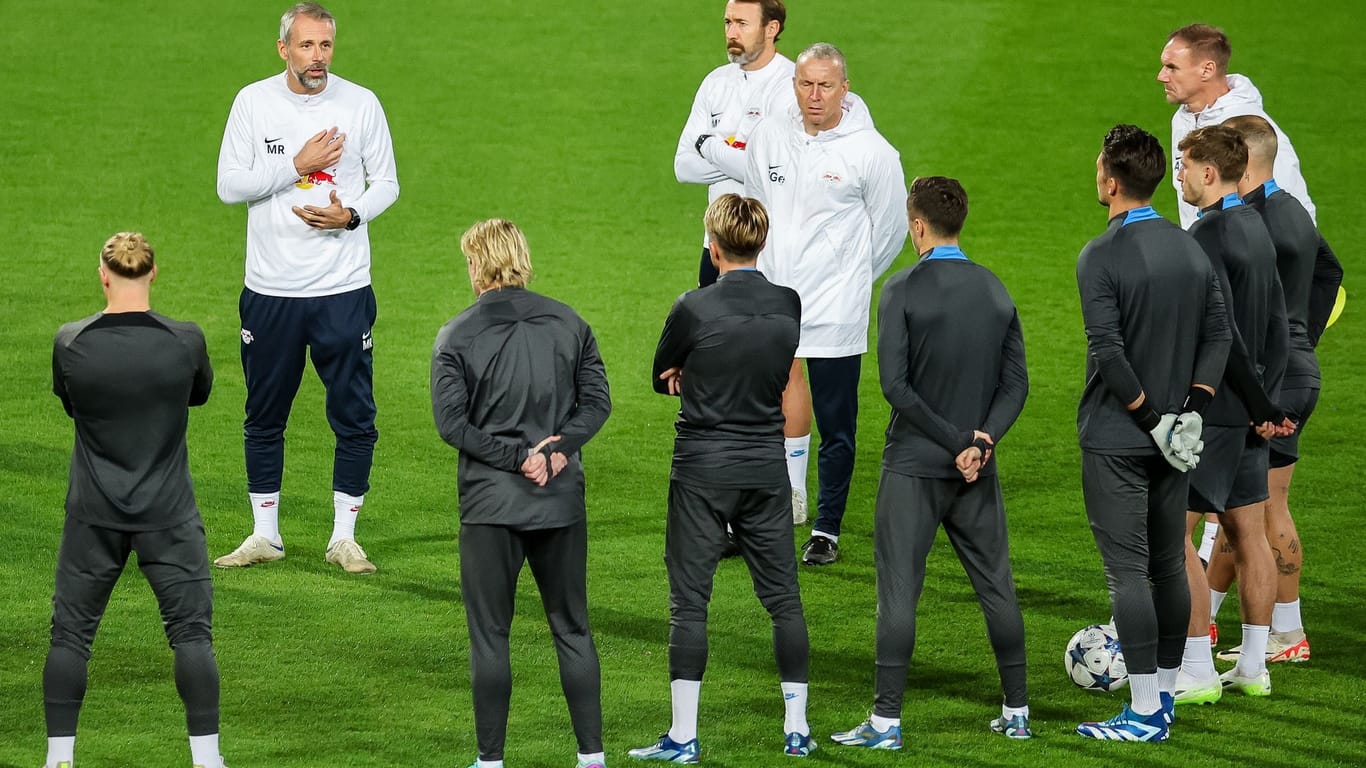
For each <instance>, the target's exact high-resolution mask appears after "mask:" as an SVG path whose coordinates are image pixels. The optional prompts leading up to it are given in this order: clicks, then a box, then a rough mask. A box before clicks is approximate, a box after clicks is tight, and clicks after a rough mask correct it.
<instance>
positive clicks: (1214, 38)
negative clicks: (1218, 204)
mask: <svg viewBox="0 0 1366 768" xmlns="http://www.w3.org/2000/svg"><path fill="white" fill-rule="evenodd" d="M1232 52H1233V51H1232V46H1231V45H1230V44H1229V40H1228V36H1227V35H1225V34H1224V31H1223V30H1222V29H1219V28H1218V27H1213V26H1210V25H1209V24H1190V25H1187V26H1184V27H1182V28H1180V29H1178V30H1176V31H1174V32H1172V33H1171V34H1170V35H1168V36H1167V44H1166V46H1165V47H1163V49H1162V68H1161V69H1159V70H1158V72H1157V80H1158V82H1160V83H1162V85H1163V88H1164V90H1165V91H1166V96H1167V102H1168V103H1170V104H1175V105H1177V110H1176V113H1175V114H1173V115H1172V147H1173V150H1172V152H1173V154H1174V155H1176V157H1174V158H1173V159H1172V184H1173V186H1175V187H1176V200H1177V204H1178V206H1179V207H1180V210H1181V226H1182V227H1183V228H1185V229H1190V226H1191V224H1192V223H1194V222H1195V217H1196V211H1197V210H1198V209H1197V208H1196V207H1195V206H1194V205H1192V204H1191V203H1189V202H1187V201H1186V199H1185V198H1184V196H1183V194H1182V191H1181V184H1180V182H1178V181H1177V180H1176V176H1177V174H1179V173H1180V171H1181V158H1180V156H1179V153H1177V151H1176V149H1175V148H1176V147H1177V146H1179V145H1180V144H1181V140H1182V139H1184V138H1185V137H1186V134H1188V133H1190V132H1191V131H1193V130H1195V129H1196V128H1201V127H1204V126H1209V125H1217V124H1218V123H1222V122H1224V121H1225V120H1227V119H1229V118H1230V117H1235V116H1237V115H1257V116H1259V117H1262V118H1265V119H1266V121H1267V122H1268V123H1270V124H1271V126H1272V128H1273V129H1275V131H1276V136H1277V137H1278V139H1279V141H1280V145H1281V151H1280V152H1279V153H1278V154H1277V156H1276V174H1275V175H1276V178H1277V180H1278V181H1279V182H1280V184H1281V185H1282V187H1283V188H1284V189H1285V190H1286V191H1287V192H1289V193H1290V194H1291V195H1293V196H1294V197H1295V199H1297V200H1299V201H1300V203H1302V204H1303V205H1304V208H1305V210H1307V211H1308V212H1309V216H1310V218H1313V217H1314V202H1313V201H1312V200H1310V199H1309V188H1308V186H1307V185H1306V184H1305V183H1304V177H1303V176H1302V175H1300V158H1299V156H1298V155H1296V154H1295V148H1294V147H1293V146H1291V144H1290V137H1288V136H1286V135H1285V132H1284V131H1282V130H1281V129H1280V126H1278V125H1276V122H1275V121H1274V120H1272V119H1271V117H1270V116H1269V115H1267V113H1266V110H1265V109H1264V108H1263V106H1262V94H1261V92H1260V91H1258V90H1257V86H1255V85H1253V84H1252V81H1251V80H1249V79H1248V78H1247V76H1246V75H1230V74H1229V73H1228V63H1229V58H1230V56H1231V55H1232Z"/></svg>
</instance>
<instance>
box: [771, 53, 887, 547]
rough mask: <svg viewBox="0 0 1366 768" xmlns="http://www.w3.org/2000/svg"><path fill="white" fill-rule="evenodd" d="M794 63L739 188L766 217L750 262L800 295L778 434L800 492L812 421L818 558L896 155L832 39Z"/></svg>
mask: <svg viewBox="0 0 1366 768" xmlns="http://www.w3.org/2000/svg"><path fill="white" fill-rule="evenodd" d="M795 72H796V74H795V75H794V76H793V79H792V83H793V89H794V91H795V93H796V97H797V109H796V110H794V111H793V112H792V113H790V114H784V115H775V116H771V117H769V118H767V119H765V120H764V121H763V122H762V123H760V125H759V127H758V128H756V129H755V131H754V136H753V139H752V141H751V143H750V146H749V148H748V149H747V150H746V152H747V154H748V155H749V166H748V169H747V171H746V173H745V193H746V194H748V195H750V196H752V197H754V198H755V199H757V200H759V201H760V202H762V203H763V204H764V205H765V206H766V207H767V208H768V212H769V216H771V217H772V220H773V228H772V236H771V237H770V238H769V242H768V243H767V245H765V246H764V250H763V253H761V254H760V256H759V262H758V263H759V265H760V268H761V269H763V270H764V274H765V275H767V276H768V277H769V279H771V280H772V281H773V282H775V283H777V284H778V285H785V286H788V287H789V288H792V289H793V290H795V291H796V292H797V293H798V295H800V296H801V297H802V337H801V344H800V345H799V346H798V348H797V356H798V358H801V359H800V360H797V361H794V363H793V366H792V371H791V376H790V378H789V382H788V387H787V391H786V392H785V393H784V396H783V414H784V415H785V417H786V426H785V427H784V429H783V434H784V435H786V437H787V440H786V441H785V445H786V447H787V456H788V475H789V476H790V478H791V480H792V484H793V487H794V488H796V489H797V494H796V496H797V497H800V498H803V499H804V498H805V496H806V491H805V488H806V459H807V455H806V450H807V446H808V445H809V444H810V441H811V421H812V418H813V417H814V419H815V422H816V426H817V428H818V429H820V433H821V446H820V456H819V459H818V462H817V467H816V468H817V480H818V482H819V485H820V491H819V494H818V496H817V500H816V504H817V510H818V514H817V516H816V521H815V523H814V524H813V525H812V526H811V537H810V538H808V539H807V540H806V543H805V544H803V545H802V562H803V563H805V564H807V565H829V564H831V563H834V562H835V561H836V560H838V559H839V537H840V530H841V526H842V524H843V521H844V509H845V506H846V505H847V503H848V501H849V483H850V480H851V479H852V478H853V475H854V457H855V455H856V442H857V432H858V429H857V427H858V383H859V376H860V375H861V372H862V365H863V364H862V357H863V353H864V352H865V351H867V349H868V313H869V311H870V303H871V301H872V294H873V282H874V281H875V280H877V278H878V277H880V276H881V275H882V273H883V272H886V271H887V269H888V268H889V267H890V266H891V265H892V262H893V261H894V260H895V259H896V257H897V255H898V254H899V253H901V248H902V246H903V245H904V244H905V242H906V180H905V177H904V176H903V174H902V170H901V156H900V155H899V154H897V151H896V149H894V148H893V147H892V145H891V144H889V143H888V142H887V140H886V139H885V138H883V136H882V134H880V133H878V131H877V129H876V128H875V127H874V125H873V119H872V116H871V115H870V114H869V111H868V107H867V106H866V105H865V104H864V103H863V100H862V99H860V98H858V97H857V96H855V95H854V94H853V93H850V91H849V68H848V64H847V62H846V61H845V58H844V54H843V53H842V52H841V51H840V49H839V48H836V47H835V46H833V45H831V44H829V43H815V44H812V45H810V46H807V48H806V49H805V50H803V51H802V52H801V54H800V55H798V56H797V64H796V69H795ZM803 361H805V368H806V378H804V377H803V371H802V369H803ZM808 380H809V382H810V389H808V388H807V382H808ZM795 498H796V497H794V499H795ZM796 503H798V502H797V501H795V500H794V504H796Z"/></svg>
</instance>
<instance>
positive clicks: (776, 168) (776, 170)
mask: <svg viewBox="0 0 1366 768" xmlns="http://www.w3.org/2000/svg"><path fill="white" fill-rule="evenodd" d="M782 169H783V166H782V163H779V164H778V165H770V166H769V167H768V180H769V181H771V182H773V183H774V184H783V183H786V182H787V177H786V176H784V175H783V174H782V173H780V171H782Z"/></svg>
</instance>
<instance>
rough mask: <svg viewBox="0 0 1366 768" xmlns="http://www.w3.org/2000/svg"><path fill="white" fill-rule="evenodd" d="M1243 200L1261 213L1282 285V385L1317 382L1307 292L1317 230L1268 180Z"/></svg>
mask: <svg viewBox="0 0 1366 768" xmlns="http://www.w3.org/2000/svg"><path fill="white" fill-rule="evenodd" d="M1243 202H1244V203H1247V204H1248V205H1250V206H1252V207H1253V208H1254V209H1255V210H1256V211H1257V212H1258V213H1260V214H1261V215H1262V222H1263V223H1265V224H1266V229H1267V231H1268V232H1270V233H1271V240H1272V243H1273V244H1274V245H1275V246H1276V272H1277V274H1279V275H1280V278H1281V288H1282V289H1283V290H1284V291H1285V319H1286V324H1287V326H1288V328H1289V332H1290V354H1289V358H1288V359H1287V361H1286V370H1285V384H1284V386H1286V387H1317V386H1319V361H1318V358H1317V357H1315V355H1314V344H1313V342H1312V341H1311V340H1310V338H1309V298H1310V292H1311V289H1312V288H1313V283H1314V269H1315V266H1316V264H1317V261H1318V255H1319V231H1318V229H1317V228H1315V227H1314V220H1313V219H1311V218H1310V217H1309V212H1308V211H1306V210H1305V209H1304V206H1303V205H1301V204H1300V201H1298V200H1296V199H1295V198H1293V197H1291V196H1290V194H1289V193H1288V192H1285V191H1284V190H1282V189H1281V188H1280V187H1278V186H1276V182H1274V181H1269V182H1267V183H1266V184H1264V185H1262V186H1260V187H1257V188H1256V189H1254V190H1252V191H1251V192H1249V193H1248V194H1247V196H1246V197H1244V198H1243ZM1340 273H1341V271H1340V270H1339V274H1340ZM1334 292H1335V293H1336V286H1334Z"/></svg>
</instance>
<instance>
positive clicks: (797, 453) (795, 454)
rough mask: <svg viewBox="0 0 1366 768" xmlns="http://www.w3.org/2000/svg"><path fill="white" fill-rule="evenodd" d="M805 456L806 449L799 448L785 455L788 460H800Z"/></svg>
mask: <svg viewBox="0 0 1366 768" xmlns="http://www.w3.org/2000/svg"><path fill="white" fill-rule="evenodd" d="M805 455H806V449H805V448H799V449H797V450H795V451H792V452H790V453H788V454H787V457H788V458H789V459H799V458H801V457H803V456H805Z"/></svg>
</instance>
